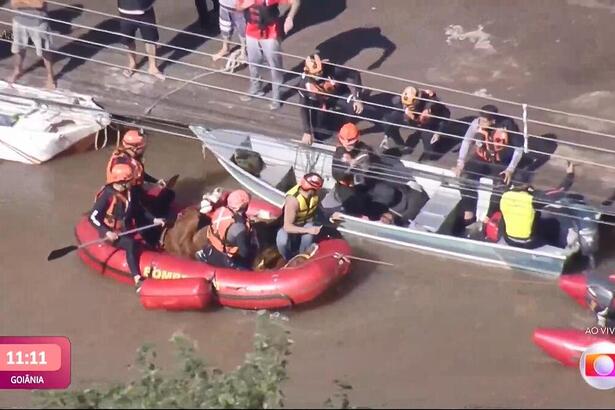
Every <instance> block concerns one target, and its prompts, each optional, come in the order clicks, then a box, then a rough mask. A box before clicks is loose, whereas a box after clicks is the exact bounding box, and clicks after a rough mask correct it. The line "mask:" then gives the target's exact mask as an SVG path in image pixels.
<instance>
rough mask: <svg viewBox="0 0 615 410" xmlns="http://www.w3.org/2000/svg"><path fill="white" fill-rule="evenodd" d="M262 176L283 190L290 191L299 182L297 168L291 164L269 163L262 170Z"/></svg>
mask: <svg viewBox="0 0 615 410" xmlns="http://www.w3.org/2000/svg"><path fill="white" fill-rule="evenodd" d="M260 177H261V179H262V180H263V181H265V182H266V183H268V184H269V185H271V186H273V187H275V188H276V189H278V190H280V191H282V192H286V191H288V190H289V189H291V188H292V187H294V186H295V185H296V184H297V179H296V178H295V170H294V169H293V167H291V166H289V165H277V164H267V165H265V168H263V170H262V171H261V175H260Z"/></svg>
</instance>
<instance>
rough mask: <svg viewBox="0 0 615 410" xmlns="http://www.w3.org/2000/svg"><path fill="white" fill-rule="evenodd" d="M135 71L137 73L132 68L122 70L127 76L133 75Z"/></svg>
mask: <svg viewBox="0 0 615 410" xmlns="http://www.w3.org/2000/svg"><path fill="white" fill-rule="evenodd" d="M134 73H135V70H134V69H131V68H125V69H123V70H122V75H123V76H124V77H126V78H130V77H132V75H133V74H134Z"/></svg>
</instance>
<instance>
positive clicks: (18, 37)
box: [11, 19, 51, 57]
mask: <svg viewBox="0 0 615 410" xmlns="http://www.w3.org/2000/svg"><path fill="white" fill-rule="evenodd" d="M29 40H32V43H33V44H34V49H35V50H36V55H37V56H38V57H43V52H49V51H51V34H49V24H48V23H47V22H46V21H43V22H42V23H41V24H39V25H38V26H24V25H23V24H20V23H18V22H17V21H15V19H13V44H12V46H11V52H12V53H13V54H17V53H19V52H21V51H22V50H25V49H26V48H27V47H28V42H29Z"/></svg>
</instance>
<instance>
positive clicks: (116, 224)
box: [96, 186, 130, 232]
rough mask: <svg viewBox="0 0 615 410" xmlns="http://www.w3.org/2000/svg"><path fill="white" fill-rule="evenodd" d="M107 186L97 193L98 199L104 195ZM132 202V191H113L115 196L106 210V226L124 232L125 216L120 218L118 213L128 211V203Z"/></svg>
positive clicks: (114, 230)
mask: <svg viewBox="0 0 615 410" xmlns="http://www.w3.org/2000/svg"><path fill="white" fill-rule="evenodd" d="M105 188H106V186H104V187H102V188H101V190H100V191H98V193H97V194H96V199H98V198H99V197H100V195H102V192H103V191H104V190H105ZM129 203H130V192H129V191H126V192H125V193H124V192H118V191H115V190H114V192H113V197H112V198H111V201H110V202H109V204H108V206H107V209H106V210H105V217H104V219H103V222H104V224H105V226H106V227H107V228H109V229H111V230H112V231H113V232H122V231H124V230H125V229H126V224H125V223H124V219H123V218H118V214H120V212H121V214H124V215H125V214H126V212H127V211H128V204H129Z"/></svg>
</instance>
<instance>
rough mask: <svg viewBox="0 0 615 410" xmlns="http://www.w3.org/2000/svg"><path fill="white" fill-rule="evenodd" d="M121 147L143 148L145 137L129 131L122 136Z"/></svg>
mask: <svg viewBox="0 0 615 410" xmlns="http://www.w3.org/2000/svg"><path fill="white" fill-rule="evenodd" d="M122 145H124V147H126V148H137V149H139V148H144V147H145V136H144V135H143V134H141V133H140V132H139V131H137V130H129V131H127V132H126V134H124V139H123V140H122Z"/></svg>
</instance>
